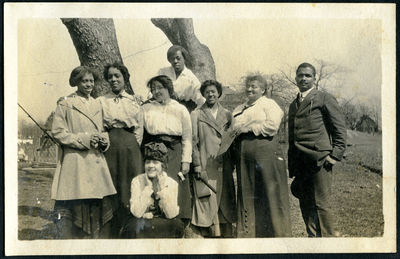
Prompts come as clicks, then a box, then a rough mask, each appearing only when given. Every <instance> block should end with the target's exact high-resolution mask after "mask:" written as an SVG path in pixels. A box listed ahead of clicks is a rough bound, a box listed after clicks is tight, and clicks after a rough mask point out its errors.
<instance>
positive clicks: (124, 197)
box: [104, 129, 143, 237]
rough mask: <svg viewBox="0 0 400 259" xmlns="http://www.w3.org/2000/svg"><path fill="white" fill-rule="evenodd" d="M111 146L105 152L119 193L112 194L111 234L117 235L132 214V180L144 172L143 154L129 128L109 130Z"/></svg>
mask: <svg viewBox="0 0 400 259" xmlns="http://www.w3.org/2000/svg"><path fill="white" fill-rule="evenodd" d="M108 133H109V138H110V148H109V149H108V150H107V152H106V153H105V154H104V155H105V157H106V160H107V164H108V167H109V169H110V173H111V177H112V180H113V183H114V186H115V189H116V190H117V194H116V195H114V196H111V199H112V203H113V205H114V206H113V207H114V211H115V212H114V218H113V219H112V221H111V235H112V237H116V236H117V235H118V234H119V231H120V229H121V227H122V226H123V225H125V221H126V220H127V219H128V216H129V215H130V203H129V199H130V197H131V189H130V188H131V181H132V179H133V178H134V177H136V176H137V175H139V174H141V173H142V170H143V169H142V163H143V162H142V155H141V152H140V148H139V145H138V143H137V141H136V137H135V135H134V134H133V133H132V132H130V131H129V130H128V129H111V130H109V132H108Z"/></svg>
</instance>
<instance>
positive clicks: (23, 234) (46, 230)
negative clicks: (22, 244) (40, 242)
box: [18, 223, 56, 240]
mask: <svg viewBox="0 0 400 259" xmlns="http://www.w3.org/2000/svg"><path fill="white" fill-rule="evenodd" d="M55 233H56V231H55V225H54V224H53V223H50V224H47V225H45V226H43V229H42V230H36V229H31V228H24V229H22V230H19V231H18V240H37V239H55V236H56V234H55Z"/></svg>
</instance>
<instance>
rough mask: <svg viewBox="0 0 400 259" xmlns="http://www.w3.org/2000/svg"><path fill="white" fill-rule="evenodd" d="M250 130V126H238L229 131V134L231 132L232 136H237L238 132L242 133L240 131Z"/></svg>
mask: <svg viewBox="0 0 400 259" xmlns="http://www.w3.org/2000/svg"><path fill="white" fill-rule="evenodd" d="M250 131H251V128H250V127H240V128H237V129H234V130H233V131H232V132H231V134H233V135H234V137H235V138H236V137H237V136H239V135H240V134H242V133H247V132H250Z"/></svg>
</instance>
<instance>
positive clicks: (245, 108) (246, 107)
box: [233, 103, 254, 118]
mask: <svg viewBox="0 0 400 259" xmlns="http://www.w3.org/2000/svg"><path fill="white" fill-rule="evenodd" d="M252 106H254V103H253V104H251V105H249V106H245V107H244V108H243V110H242V111H241V112H239V113H237V114H235V115H234V116H233V118H236V117H237V116H239V115H241V114H242V113H243V112H244V111H245V110H247V109H248V108H250V107H252Z"/></svg>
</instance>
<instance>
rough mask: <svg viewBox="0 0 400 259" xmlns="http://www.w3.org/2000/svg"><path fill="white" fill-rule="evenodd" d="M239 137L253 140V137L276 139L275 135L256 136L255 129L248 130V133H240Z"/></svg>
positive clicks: (239, 138)
mask: <svg viewBox="0 0 400 259" xmlns="http://www.w3.org/2000/svg"><path fill="white" fill-rule="evenodd" d="M237 139H238V140H252V139H267V140H273V139H274V136H267V137H264V136H263V135H262V134H260V135H258V136H256V135H255V134H254V132H253V131H250V132H246V133H242V134H240V135H239V136H238V138H237Z"/></svg>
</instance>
